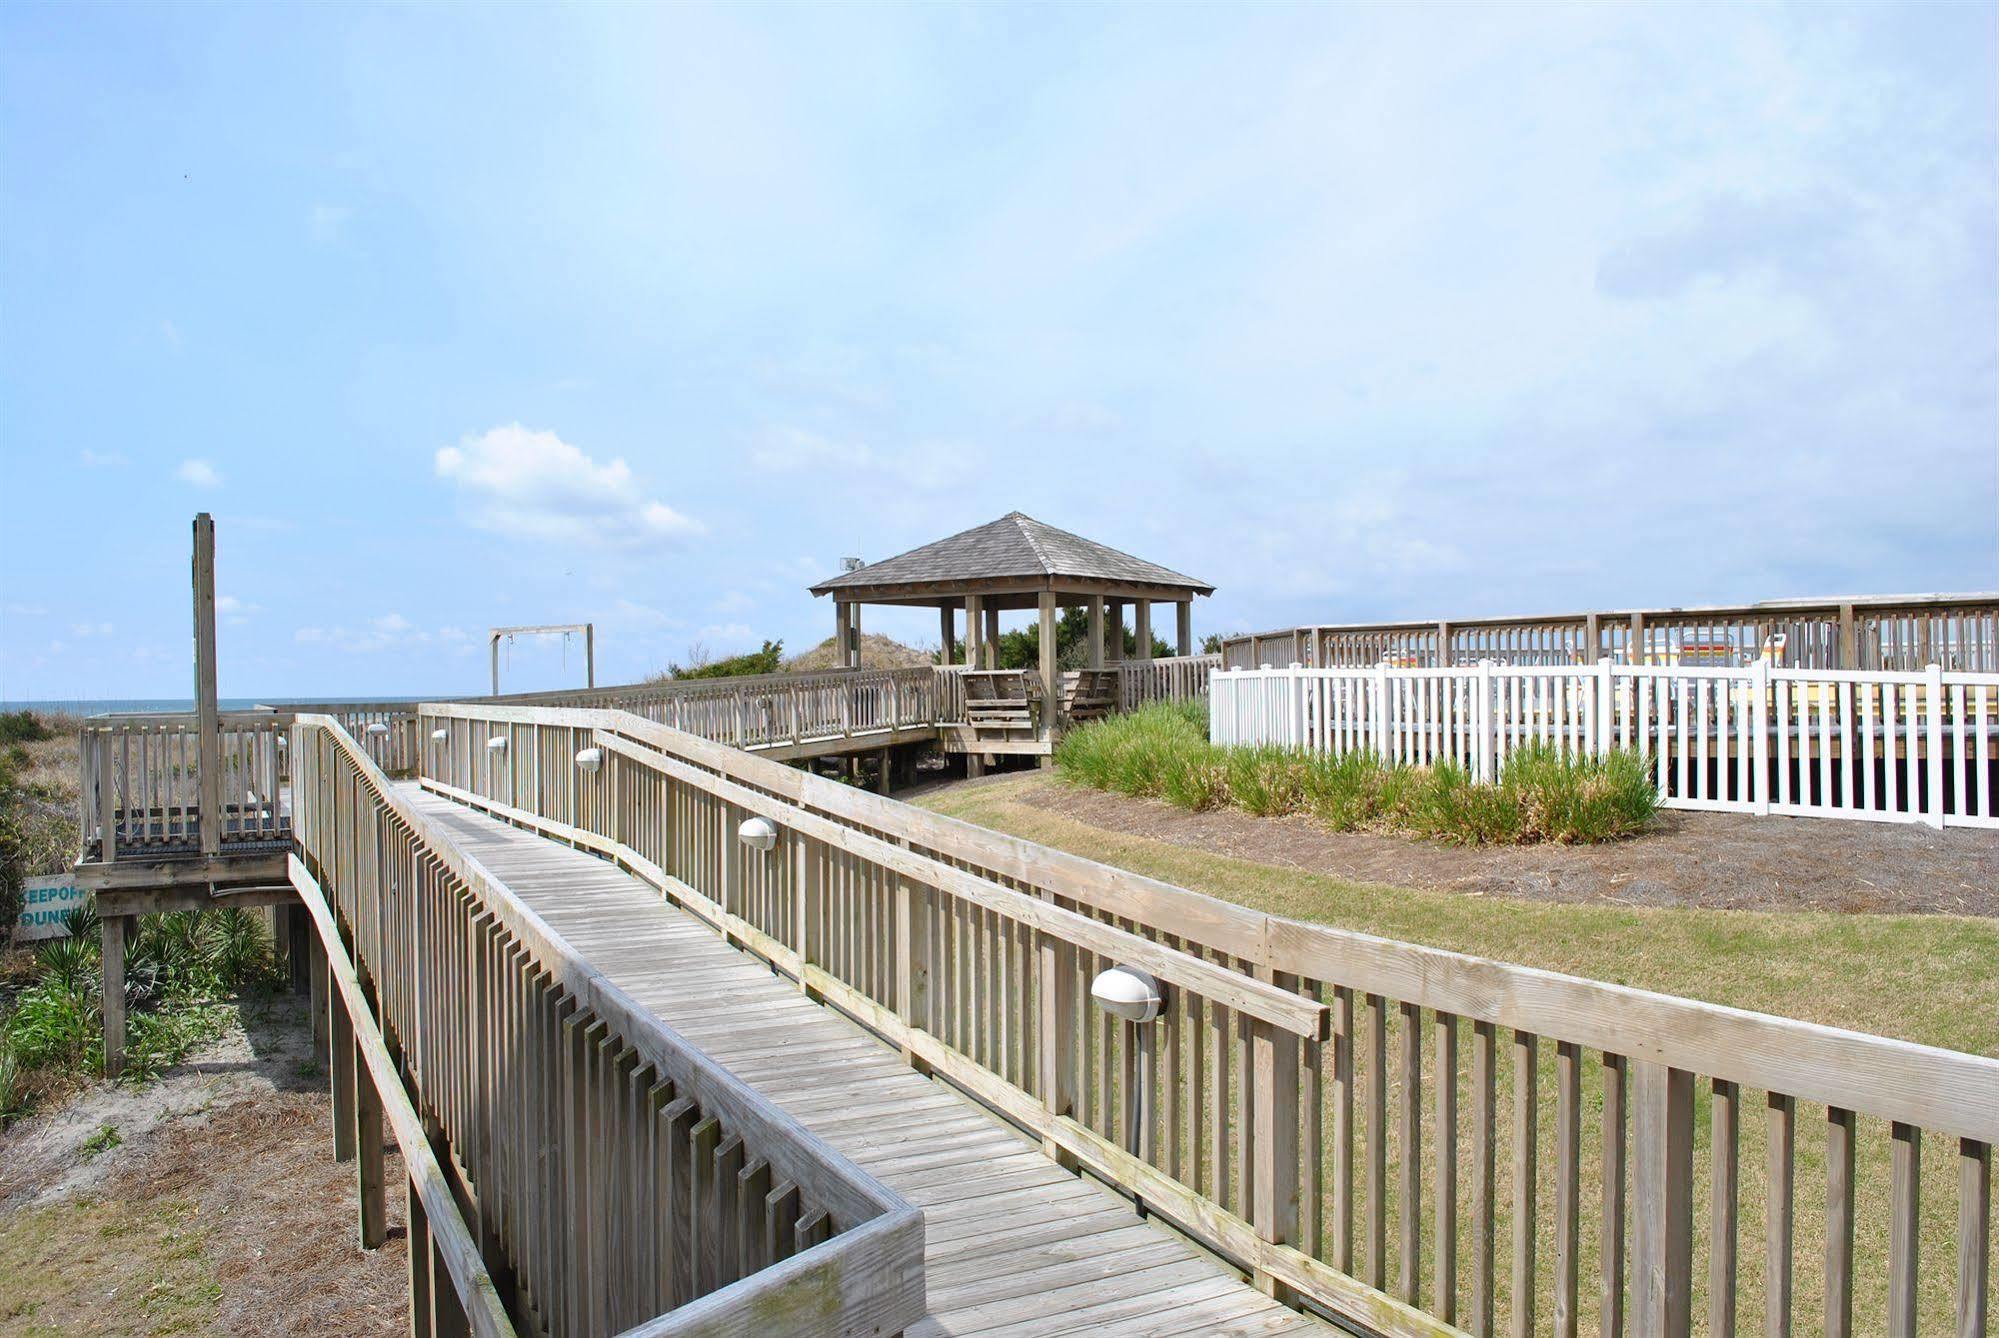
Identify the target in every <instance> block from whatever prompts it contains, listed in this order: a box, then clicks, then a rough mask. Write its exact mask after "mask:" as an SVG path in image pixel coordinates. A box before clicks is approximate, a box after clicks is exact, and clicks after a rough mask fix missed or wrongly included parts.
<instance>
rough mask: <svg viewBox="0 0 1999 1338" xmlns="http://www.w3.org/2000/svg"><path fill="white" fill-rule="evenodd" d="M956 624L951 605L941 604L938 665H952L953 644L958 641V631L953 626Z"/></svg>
mask: <svg viewBox="0 0 1999 1338" xmlns="http://www.w3.org/2000/svg"><path fill="white" fill-rule="evenodd" d="M955 622H956V615H955V611H954V610H953V609H952V607H951V605H950V604H949V603H943V604H939V605H938V606H937V635H938V637H939V640H938V642H937V647H938V649H937V663H939V664H949V663H951V643H952V642H954V641H956V640H957V639H958V637H957V632H956V629H955V628H954V626H953V624H954V623H955Z"/></svg>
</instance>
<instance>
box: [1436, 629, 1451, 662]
mask: <svg viewBox="0 0 1999 1338" xmlns="http://www.w3.org/2000/svg"><path fill="white" fill-rule="evenodd" d="M1450 663H1451V625H1450V624H1449V623H1438V624H1437V667H1438V668H1439V669H1447V668H1449V667H1450Z"/></svg>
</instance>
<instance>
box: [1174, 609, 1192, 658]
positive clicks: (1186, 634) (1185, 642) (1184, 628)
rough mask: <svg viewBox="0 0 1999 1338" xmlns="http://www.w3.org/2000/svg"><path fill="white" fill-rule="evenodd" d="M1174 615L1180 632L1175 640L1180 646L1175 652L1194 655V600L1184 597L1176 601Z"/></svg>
mask: <svg viewBox="0 0 1999 1338" xmlns="http://www.w3.org/2000/svg"><path fill="white" fill-rule="evenodd" d="M1173 616H1174V623H1175V626H1176V627H1177V629H1178V632H1179V635H1178V637H1177V638H1176V641H1175V644H1176V645H1177V646H1178V647H1179V648H1178V649H1177V650H1175V651H1174V652H1173V653H1174V654H1176V655H1192V654H1193V653H1194V601H1193V600H1191V599H1183V600H1181V601H1179V602H1178V603H1176V604H1175V605H1174V606H1173Z"/></svg>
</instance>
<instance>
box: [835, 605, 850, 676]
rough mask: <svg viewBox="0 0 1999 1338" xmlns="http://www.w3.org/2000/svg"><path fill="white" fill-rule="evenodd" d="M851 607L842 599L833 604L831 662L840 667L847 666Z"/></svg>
mask: <svg viewBox="0 0 1999 1338" xmlns="http://www.w3.org/2000/svg"><path fill="white" fill-rule="evenodd" d="M853 607H854V606H853V605H851V604H849V603H847V602H846V601H844V600H836V601H835V603H834V605H833V663H834V664H835V665H837V666H838V667H840V668H842V669H844V668H846V667H847V644H848V638H847V625H848V623H849V621H850V620H851V619H852V618H853V616H854V615H853Z"/></svg>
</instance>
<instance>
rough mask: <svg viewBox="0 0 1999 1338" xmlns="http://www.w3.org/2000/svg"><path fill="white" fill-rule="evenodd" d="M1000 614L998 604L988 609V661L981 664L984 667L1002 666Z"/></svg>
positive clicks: (994, 667)
mask: <svg viewBox="0 0 1999 1338" xmlns="http://www.w3.org/2000/svg"><path fill="white" fill-rule="evenodd" d="M999 615H1000V611H999V607H998V606H997V605H995V606H993V607H992V608H989V609H987V610H986V662H985V663H984V664H983V665H981V666H979V667H980V668H982V669H997V668H999V667H1000V662H999V647H1000V633H999Z"/></svg>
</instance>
